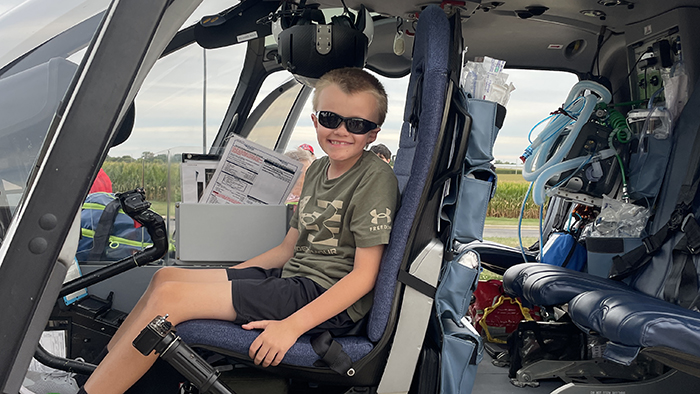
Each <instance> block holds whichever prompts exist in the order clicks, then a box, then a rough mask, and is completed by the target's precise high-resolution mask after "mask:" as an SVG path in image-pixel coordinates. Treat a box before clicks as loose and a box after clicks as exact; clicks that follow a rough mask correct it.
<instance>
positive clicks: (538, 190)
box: [532, 156, 588, 206]
mask: <svg viewBox="0 0 700 394" xmlns="http://www.w3.org/2000/svg"><path fill="white" fill-rule="evenodd" d="M586 160H588V156H581V157H577V158H575V159H571V160H567V161H564V162H561V163H557V164H555V165H553V166H550V167H548V168H546V169H544V171H542V172H541V173H540V176H538V177H537V179H536V180H535V182H534V184H533V185H532V201H534V202H535V204H537V205H538V206H542V204H544V199H545V197H546V195H545V192H544V187H545V185H546V184H547V181H548V180H549V179H550V178H551V177H553V176H555V175H558V174H561V173H563V172H566V171H569V170H573V169H576V168H578V167H579V166H580V165H582V164H583V163H584V162H585V161H586Z"/></svg>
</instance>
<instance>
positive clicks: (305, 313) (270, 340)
mask: <svg viewBox="0 0 700 394" xmlns="http://www.w3.org/2000/svg"><path fill="white" fill-rule="evenodd" d="M383 251H384V245H377V246H372V247H369V248H356V250H355V262H354V267H353V270H352V271H351V272H350V273H349V274H347V275H346V276H345V277H343V278H342V279H340V280H339V281H338V282H337V283H336V284H335V285H333V286H332V287H331V288H330V289H328V290H327V291H325V292H324V293H323V294H321V295H320V296H319V297H318V298H316V299H315V300H313V301H312V302H310V303H309V304H307V305H306V306H305V307H303V308H301V309H299V310H298V311H296V312H295V313H294V314H292V315H291V316H289V317H288V318H286V319H284V320H280V321H273V320H264V321H256V322H250V323H248V324H244V325H243V328H245V329H248V330H250V329H255V328H257V329H264V330H265V331H263V333H262V334H260V335H259V336H258V337H257V338H256V339H255V341H253V344H252V345H251V346H250V350H249V355H250V358H252V359H254V360H255V364H261V363H262V365H263V366H264V367H267V366H269V365H273V366H276V365H278V364H279V363H280V361H282V358H283V357H284V355H285V353H287V350H289V348H290V347H292V345H294V343H295V342H296V340H297V339H298V338H299V337H300V336H301V335H302V334H304V333H305V332H307V331H308V330H310V329H312V328H314V327H316V326H318V325H319V324H321V323H323V322H324V321H326V320H328V319H330V318H331V317H333V316H335V315H337V314H338V313H340V312H342V311H344V310H346V309H347V308H349V307H350V305H352V304H354V303H355V302H357V300H359V299H360V298H362V296H364V295H365V294H367V293H369V292H370V290H372V288H374V283H375V282H376V280H377V274H378V273H379V263H380V262H381V259H382V252H383Z"/></svg>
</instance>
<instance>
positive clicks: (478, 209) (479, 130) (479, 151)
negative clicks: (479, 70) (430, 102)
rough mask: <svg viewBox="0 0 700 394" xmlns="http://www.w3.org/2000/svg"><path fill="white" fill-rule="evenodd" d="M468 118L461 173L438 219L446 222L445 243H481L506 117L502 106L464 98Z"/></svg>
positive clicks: (451, 185) (450, 186)
mask: <svg viewBox="0 0 700 394" xmlns="http://www.w3.org/2000/svg"><path fill="white" fill-rule="evenodd" d="M460 94H462V96H459V99H460V100H459V102H461V103H463V104H464V103H465V104H464V105H465V106H466V110H467V113H468V115H469V117H470V119H471V123H470V125H469V130H468V134H469V135H468V139H467V141H466V150H464V158H463V160H462V163H461V164H462V167H461V173H459V174H458V175H457V176H456V177H455V178H452V179H450V181H449V182H447V183H446V184H447V185H448V186H447V188H446V191H445V193H444V199H443V201H442V204H441V210H440V211H441V217H442V219H443V220H445V221H446V222H447V223H448V229H449V230H448V231H449V232H448V234H447V237H446V243H447V244H448V245H450V247H454V244H455V242H459V243H463V244H466V243H469V242H471V241H474V240H480V241H481V240H483V233H484V221H485V220H486V213H487V210H488V203H489V201H490V200H491V198H492V197H493V195H494V193H495V191H496V184H497V182H496V173H495V169H494V167H493V166H492V165H491V161H492V160H493V144H494V142H495V141H496V136H497V135H498V131H499V129H500V127H501V126H502V125H503V120H504V118H505V113H506V110H505V107H503V106H501V105H499V104H497V103H495V102H492V101H486V100H478V99H472V98H465V97H464V96H463V93H461V92H460Z"/></svg>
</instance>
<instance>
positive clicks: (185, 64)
mask: <svg viewBox="0 0 700 394" xmlns="http://www.w3.org/2000/svg"><path fill="white" fill-rule="evenodd" d="M70 1H80V0H70ZM19 3H21V1H20V0H0V15H1V14H2V13H4V12H6V11H7V10H9V9H11V8H12V7H14V6H16V5H17V4H19ZM218 11H220V4H219V2H218V1H217V2H205V3H204V4H202V5H201V6H200V8H199V9H198V10H197V11H196V12H195V14H194V15H195V16H192V17H190V18H189V19H188V21H187V22H186V23H185V24H184V25H186V26H187V25H190V24H191V23H193V22H194V21H196V20H198V19H199V17H200V16H202V15H210V14H213V13H216V12H218ZM82 53H83V52H81V53H78V54H75V55H74V56H73V57H72V58H71V60H74V61H75V62H79V61H80V57H81V56H82ZM244 55H245V46H244V45H241V44H239V45H236V46H232V47H227V48H220V49H214V50H207V51H206V62H207V67H206V128H205V127H204V126H205V125H204V121H203V118H204V108H203V103H204V98H203V92H204V66H203V57H204V50H203V49H202V48H200V47H198V46H196V45H190V46H189V47H187V48H185V49H184V50H181V51H179V52H178V53H176V54H173V55H170V56H167V57H166V58H164V59H161V60H160V61H159V62H158V63H156V65H155V66H154V68H153V70H152V71H151V73H150V74H149V76H148V78H147V79H146V81H145V82H144V84H143V86H142V88H141V91H140V92H139V95H138V96H137V98H136V123H135V126H134V130H133V132H132V135H131V137H130V138H129V140H128V141H127V142H125V143H124V144H122V145H120V146H118V147H115V148H112V150H111V151H110V153H109V155H110V156H112V157H119V156H124V155H129V156H132V157H139V156H141V154H142V153H143V152H145V151H149V152H153V153H166V152H171V153H181V152H202V151H203V150H206V149H208V147H209V146H210V144H211V142H212V141H213V139H214V137H215V135H216V133H217V131H218V128H219V125H220V124H221V121H222V119H223V116H224V114H225V111H226V108H227V106H228V104H229V101H230V98H231V95H232V94H233V91H234V90H235V87H236V83H237V81H238V76H239V75H240V71H241V67H242V64H243V58H244ZM507 66H508V65H507V64H506V67H507ZM505 72H506V73H507V74H508V75H509V78H508V81H509V82H512V83H513V85H514V86H515V88H516V89H515V91H513V92H512V94H511V98H510V101H509V103H508V105H507V116H506V119H505V123H504V125H503V128H502V130H501V131H500V133H499V136H498V138H497V140H496V145H495V147H494V156H495V158H496V159H498V160H501V161H506V162H516V161H518V157H519V156H520V155H521V154H522V152H523V150H524V149H525V148H526V147H527V145H528V139H527V135H528V133H529V132H530V129H531V128H532V127H533V126H534V125H535V124H537V123H538V122H539V121H540V120H542V119H544V118H546V117H547V116H549V113H550V112H552V111H554V110H556V109H557V108H558V107H559V106H560V105H561V103H562V102H563V101H564V100H565V99H566V96H567V94H568V91H569V89H570V88H571V86H573V84H574V83H576V77H575V76H574V75H573V74H569V73H563V72H544V71H529V70H528V71H524V70H510V69H506V71H505ZM290 78H291V74H289V73H288V72H286V71H282V72H278V73H275V74H273V75H271V76H270V77H268V79H267V80H266V81H265V83H264V84H263V87H262V89H261V92H260V93H259V94H258V97H257V98H256V104H257V103H259V102H260V101H261V100H262V99H263V98H264V97H265V96H266V95H267V94H268V93H269V92H271V91H272V90H273V89H275V88H277V86H279V85H280V84H281V83H283V82H284V81H286V80H288V79H290ZM379 79H380V81H382V83H383V84H384V86H385V89H386V91H387V93H388V96H389V113H388V116H387V121H386V123H385V124H384V125H383V126H382V130H381V132H380V133H379V135H378V138H377V141H376V143H383V144H385V145H386V146H387V147H388V148H389V149H390V150H391V151H392V153H394V154H395V153H396V150H397V148H398V139H399V133H400V129H401V122H402V115H403V111H404V103H405V95H406V88H407V84H408V77H404V78H400V79H388V78H384V77H379ZM309 101H310V100H309ZM311 112H312V110H311V106H310V103H307V106H306V107H305V108H304V110H303V112H302V115H301V116H300V119H299V121H298V123H297V126H296V128H295V131H294V133H293V135H292V138H291V141H290V143H289V145H288V148H294V147H296V146H298V145H299V144H301V143H308V144H310V145H312V146H313V147H314V148H315V150H316V154H317V156H319V155H322V154H323V153H322V152H321V151H320V148H319V145H318V143H317V142H316V136H315V132H314V130H313V127H312V123H311V120H310V114H311ZM282 115H283V114H281V115H280V117H281V116H282ZM282 121H283V119H281V118H280V119H279V122H282ZM280 124H281V123H280ZM204 130H206V137H204V136H203V134H204ZM536 134H537V131H535V132H534V134H533V137H532V138H533V139H534V137H535V136H536ZM205 139H206V143H205V142H204V140H205ZM204 146H206V149H205V148H204Z"/></svg>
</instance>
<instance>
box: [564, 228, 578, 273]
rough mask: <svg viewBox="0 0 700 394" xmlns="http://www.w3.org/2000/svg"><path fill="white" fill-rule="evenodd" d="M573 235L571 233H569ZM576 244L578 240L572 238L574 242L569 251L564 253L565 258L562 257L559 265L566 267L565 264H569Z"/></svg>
mask: <svg viewBox="0 0 700 394" xmlns="http://www.w3.org/2000/svg"><path fill="white" fill-rule="evenodd" d="M571 236H572V237H573V234H572V235H571ZM577 246H578V242H576V238H574V243H573V245H571V249H569V253H568V254H567V255H566V258H565V259H564V263H563V264H562V265H561V266H562V267H564V268H566V266H567V265H569V261H571V256H573V255H574V252H575V251H576V247H577Z"/></svg>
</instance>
